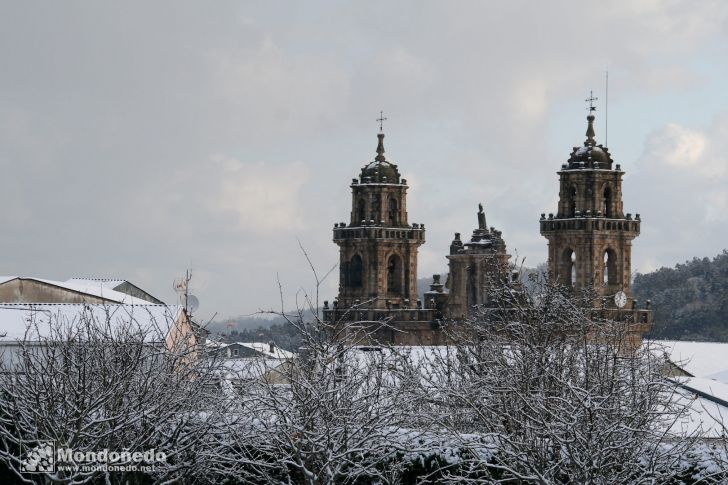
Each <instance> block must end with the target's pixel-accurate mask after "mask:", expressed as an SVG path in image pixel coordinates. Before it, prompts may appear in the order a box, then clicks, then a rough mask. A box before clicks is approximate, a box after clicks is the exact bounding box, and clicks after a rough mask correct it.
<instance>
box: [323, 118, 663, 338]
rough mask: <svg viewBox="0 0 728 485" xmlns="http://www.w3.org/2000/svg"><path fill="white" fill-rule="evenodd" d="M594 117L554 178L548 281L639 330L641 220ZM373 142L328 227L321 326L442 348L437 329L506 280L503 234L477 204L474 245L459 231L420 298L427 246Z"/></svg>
mask: <svg viewBox="0 0 728 485" xmlns="http://www.w3.org/2000/svg"><path fill="white" fill-rule="evenodd" d="M594 110H595V108H594V107H593V106H590V111H589V115H588V116H587V130H586V140H585V141H584V144H583V146H580V147H574V148H573V150H572V152H571V155H570V157H569V159H568V161H567V162H566V163H564V164H563V165H562V166H561V170H559V171H558V172H557V173H558V175H559V204H558V208H557V211H556V213H555V214H554V213H550V214H548V217H547V216H546V214H545V213H543V214H541V219H540V231H541V235H543V236H544V237H545V238H546V239H547V240H548V266H549V275H550V278H551V279H552V280H553V282H555V283H557V284H561V285H568V286H571V287H573V288H574V289H575V290H579V289H583V288H589V287H590V288H593V289H594V290H595V291H596V293H597V295H598V297H599V300H600V301H599V302H595V304H597V303H598V304H599V306H600V308H603V309H605V311H607V312H608V313H609V314H610V317H612V318H615V319H623V320H628V321H631V322H634V323H635V324H637V327H636V328H638V331H639V332H645V331H647V330H648V329H649V326H650V324H651V319H652V317H651V315H652V313H651V310H650V308H649V303H648V304H647V305H646V306H645V307H644V308H640V306H639V305H638V302H637V301H636V300H634V299H633V298H632V292H631V248H632V240H633V239H634V238H635V237H637V236H638V235H639V233H640V223H641V221H640V215H639V214H635V216H634V217H633V216H632V214H631V213H626V214H625V213H624V209H623V202H622V177H623V176H624V171H623V170H622V169H621V166H620V165H619V164H614V162H613V160H612V156H611V154H610V153H609V149H608V148H607V147H606V146H603V145H600V144H597V142H596V140H595V134H594ZM377 138H378V143H377V150H376V153H377V154H376V156H375V157H374V160H373V161H371V162H369V163H367V164H366V165H365V166H364V167H363V168H362V169H361V172H360V173H359V176H358V177H357V178H354V179H352V181H351V186H350V187H351V212H350V214H349V218H348V219H349V221H348V222H339V223H336V224H334V237H333V240H334V243H336V245H337V246H339V270H340V275H339V294H338V297H337V298H336V299H335V300H334V301H333V302H332V303H331V305H329V302H324V312H323V314H324V319H325V320H326V321H328V322H332V323H335V322H357V325H359V326H363V327H367V328H369V329H371V331H372V332H373V335H374V339H375V340H376V341H378V342H382V343H389V344H394V345H438V344H443V343H445V341H444V336H443V334H442V332H441V331H440V322H441V321H443V320H446V319H447V320H458V319H464V318H467V317H468V316H469V315H471V314H472V312H473V311H474V309H476V308H478V307H479V306H481V305H484V304H486V303H487V301H486V299H487V293H488V291H487V290H488V287H489V285H492V284H493V283H494V282H495V279H496V278H503V277H504V275H506V277H507V275H508V273H509V268H510V265H509V261H510V255H509V254H508V252H507V250H506V243H505V241H504V239H503V235H502V233H501V231H499V230H497V229H496V228H494V227H488V225H487V223H486V217H485V211H484V209H483V206H482V204H480V205H479V207H478V212H477V222H478V226H477V227H476V228H475V229H474V230H473V233H472V235H471V236H470V239H469V240H468V241H464V240H463V239H462V238H461V235H460V233H455V236H454V238H453V241H452V243H451V244H450V250H449V254H448V255H447V256H446V258H447V260H448V275H447V277H446V282H445V283H444V284H443V282H442V281H441V277H440V275H434V276H433V281H432V284H431V285H430V290H429V291H427V292H425V294H424V295H425V298H424V301H421V300H420V299H419V297H418V289H417V252H418V248H419V247H420V246H421V245H422V244H424V243H425V225H424V224H422V223H416V222H412V223H410V222H409V220H408V216H407V190H408V189H409V186H408V185H407V180H406V179H403V178H402V177H401V176H400V172H399V169H398V167H397V165H396V164H395V163H393V162H392V161H390V160H387V157H386V155H385V150H384V133H381V129H380V133H379V134H378V135H377ZM515 276H517V275H514V276H513V277H515Z"/></svg>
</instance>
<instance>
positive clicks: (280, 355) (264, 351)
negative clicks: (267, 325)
mask: <svg viewBox="0 0 728 485" xmlns="http://www.w3.org/2000/svg"><path fill="white" fill-rule="evenodd" d="M231 345H240V346H241V347H245V348H248V349H250V350H252V351H254V352H255V353H257V354H258V355H260V356H261V357H265V358H267V359H277V360H285V359H292V358H294V357H295V356H296V354H295V353H294V352H289V351H287V350H283V349H281V348H280V347H277V346H274V347H273V351H272V352H271V349H270V344H269V343H263V342H232V343H223V342H218V341H216V340H211V339H207V340H206V341H205V347H206V348H207V350H210V351H217V350H220V349H224V348H226V347H229V346H231Z"/></svg>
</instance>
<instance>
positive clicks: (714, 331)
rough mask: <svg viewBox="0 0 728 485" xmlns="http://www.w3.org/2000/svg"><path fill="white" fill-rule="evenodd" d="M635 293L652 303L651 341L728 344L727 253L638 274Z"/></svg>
mask: <svg viewBox="0 0 728 485" xmlns="http://www.w3.org/2000/svg"><path fill="white" fill-rule="evenodd" d="M633 293H634V297H635V298H637V299H638V300H640V301H641V302H645V301H646V300H651V301H652V308H653V311H654V321H655V323H654V326H653V328H652V331H651V332H650V335H649V337H651V338H655V339H672V340H702V341H718V342H728V251H726V250H724V251H723V252H722V253H721V254H719V255H717V256H716V257H714V258H713V259H712V260H711V259H709V258H702V259H700V258H694V259H693V260H692V261H686V262H685V263H682V264H678V265H676V266H675V267H674V268H660V269H658V270H657V271H653V272H651V273H647V274H638V275H637V276H636V277H635V280H634V284H633Z"/></svg>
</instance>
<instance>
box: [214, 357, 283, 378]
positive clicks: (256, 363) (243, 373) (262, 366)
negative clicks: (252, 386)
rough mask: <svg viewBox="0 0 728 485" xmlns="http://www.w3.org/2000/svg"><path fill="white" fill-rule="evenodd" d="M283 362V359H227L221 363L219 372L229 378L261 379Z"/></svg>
mask: <svg viewBox="0 0 728 485" xmlns="http://www.w3.org/2000/svg"><path fill="white" fill-rule="evenodd" d="M283 364H284V362H283V361H281V359H225V360H222V361H220V363H219V372H220V373H221V374H222V377H223V378H224V379H228V380H236V379H259V378H261V377H263V376H265V375H266V374H268V373H269V372H270V371H272V370H274V369H276V368H278V367H279V366H281V365H283ZM281 369H283V368H281Z"/></svg>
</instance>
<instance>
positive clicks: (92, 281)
mask: <svg viewBox="0 0 728 485" xmlns="http://www.w3.org/2000/svg"><path fill="white" fill-rule="evenodd" d="M66 283H71V284H75V285H89V286H100V287H102V288H108V289H110V290H113V289H114V288H116V287H117V286H119V285H123V284H124V283H128V281H126V280H120V279H114V278H68V279H67V280H66Z"/></svg>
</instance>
